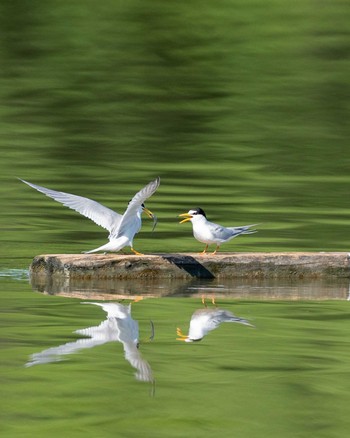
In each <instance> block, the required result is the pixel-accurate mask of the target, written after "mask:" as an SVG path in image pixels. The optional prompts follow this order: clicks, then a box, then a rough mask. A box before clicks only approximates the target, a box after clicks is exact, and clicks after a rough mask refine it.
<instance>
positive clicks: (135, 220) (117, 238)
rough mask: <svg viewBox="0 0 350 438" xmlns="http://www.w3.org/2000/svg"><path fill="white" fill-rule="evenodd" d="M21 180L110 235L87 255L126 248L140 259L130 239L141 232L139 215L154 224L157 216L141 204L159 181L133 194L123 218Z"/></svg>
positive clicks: (94, 204)
mask: <svg viewBox="0 0 350 438" xmlns="http://www.w3.org/2000/svg"><path fill="white" fill-rule="evenodd" d="M20 180H21V181H22V182H24V183H25V184H28V185H29V186H30V187H32V188H33V189H35V190H38V191H39V192H41V193H43V194H44V195H46V196H49V197H50V198H52V199H54V200H55V201H57V202H60V203H61V204H63V205H65V206H66V207H69V208H71V209H72V210H75V211H77V212H78V213H80V214H82V215H83V216H85V217H87V218H89V219H91V220H92V221H93V222H95V223H96V224H97V225H100V226H101V227H103V228H105V229H106V230H108V231H109V237H108V238H109V242H108V243H106V244H105V245H102V246H100V247H98V248H96V249H92V250H91V251H86V253H87V254H90V253H93V252H98V251H109V252H117V251H120V250H121V249H122V248H124V247H125V246H129V247H130V248H131V251H132V252H133V253H134V254H137V255H141V253H139V252H138V251H136V250H135V249H134V248H133V239H134V236H135V234H137V233H138V232H139V230H140V228H141V223H142V222H141V214H142V212H144V213H146V214H147V215H148V216H149V217H150V218H152V219H153V220H154V226H153V229H154V227H155V225H156V223H157V218H156V216H155V215H154V214H153V213H152V212H151V211H150V210H148V209H147V208H146V207H145V205H144V202H145V201H146V199H148V198H149V197H150V196H152V195H153V193H154V192H155V191H156V190H157V189H158V187H159V184H160V178H159V177H158V178H156V179H155V180H154V181H151V182H150V183H149V184H147V185H146V186H145V187H144V188H143V189H141V190H140V191H139V192H137V193H136V195H135V196H134V197H133V198H132V200H131V201H130V202H129V205H128V207H127V209H126V210H125V212H124V214H122V215H121V214H119V213H116V212H115V211H113V210H111V209H109V208H107V207H105V206H104V205H102V204H99V203H98V202H96V201H93V200H92V199H88V198H84V197H83V196H77V195H72V194H70V193H65V192H57V191H55V190H51V189H47V188H45V187H41V186H38V185H36V184H32V183H30V182H28V181H25V180H23V179H20Z"/></svg>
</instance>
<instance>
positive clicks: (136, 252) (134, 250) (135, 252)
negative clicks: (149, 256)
mask: <svg viewBox="0 0 350 438" xmlns="http://www.w3.org/2000/svg"><path fill="white" fill-rule="evenodd" d="M130 249H131V251H132V252H133V253H134V254H135V255H143V254H142V252H138V251H136V249H134V248H132V247H131V248H130Z"/></svg>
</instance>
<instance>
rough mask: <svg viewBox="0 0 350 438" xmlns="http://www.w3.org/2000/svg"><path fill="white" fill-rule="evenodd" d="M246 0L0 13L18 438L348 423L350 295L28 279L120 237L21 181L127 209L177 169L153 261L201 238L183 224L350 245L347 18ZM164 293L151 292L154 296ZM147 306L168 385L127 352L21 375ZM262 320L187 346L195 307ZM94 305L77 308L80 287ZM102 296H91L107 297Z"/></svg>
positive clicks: (232, 246)
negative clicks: (35, 270) (41, 285)
mask: <svg viewBox="0 0 350 438" xmlns="http://www.w3.org/2000/svg"><path fill="white" fill-rule="evenodd" d="M345 5H346V3H344V2H342V1H341V0H335V1H332V2H322V3H319V2H318V3H314V2H310V1H309V2H308V1H306V2H289V3H288V2H284V1H280V2H278V1H277V2H276V1H274V0H267V1H265V2H264V3H263V4H262V3H261V2H258V1H250V2H246V1H240V0H232V1H226V2H220V4H218V3H217V2H216V3H214V2H213V3H210V2H204V3H203V2H198V1H196V0H194V1H186V2H182V1H177V2H161V1H152V2H139V1H137V0H130V1H128V2H116V1H115V0H107V1H104V2H99V3H96V4H95V3H94V2H86V1H85V0H84V1H80V0H78V1H75V2H67V1H65V0H63V1H60V2H55V1H52V0H47V1H45V2H41V1H36V0H30V1H28V0H21V1H17V0H16V1H15V0H13V1H11V2H2V4H1V6H0V12H1V13H0V23H1V29H2V38H1V42H0V61H1V72H0V100H1V105H0V117H1V124H0V149H1V159H0V182H1V184H0V202H1V209H0V228H1V237H0V238H1V245H0V264H1V267H0V303H1V305H0V311H1V325H2V335H1V348H2V362H1V365H0V366H1V375H2V377H3V380H2V384H1V389H2V397H1V405H2V406H1V409H0V416H1V421H0V429H1V434H2V436H5V437H6V438H12V437H16V438H17V437H19V436H23V437H47V436H50V437H61V436H62V435H67V433H68V434H69V436H70V437H83V436H84V437H86V436H104V437H109V436H113V437H115V436H121V437H139V436H144V437H157V436H159V437H164V436H166V437H183V436H188V437H191V436H193V437H198V436H201V437H205V436H208V437H209V436H210V437H211V436H213V435H219V436H222V437H232V436H235V437H238V438H240V437H242V438H246V437H249V438H255V437H257V438H258V437H259V438H260V437H261V436H268V437H271V438H274V437H278V438H280V437H287V438H288V437H291V438H292V437H293V438H295V437H296V436H297V437H310V436H318V437H320V438H322V437H325V438H333V437H334V438H343V437H347V436H348V431H349V429H350V427H349V420H348V418H349V415H348V406H349V402H350V400H349V393H350V391H349V390H350V388H349V382H350V379H349V369H350V358H349V351H350V349H349V334H350V333H349V312H348V305H349V302H348V301H347V297H348V290H349V287H348V282H347V281H334V282H333V281H326V282H317V281H311V282H300V283H293V282H292V283H290V282H289V283H288V282H287V283H283V284H281V283H279V284H271V283H269V282H267V283H259V284H257V283H250V284H244V283H235V284H233V283H231V284H223V283H212V284H206V283H200V282H199V283H198V282H193V283H189V284H187V283H186V284H176V283H172V284H163V285H162V284H156V283H153V282H151V283H149V282H147V283H144V284H140V283H138V284H135V283H133V284H127V283H121V284H119V285H118V287H115V285H110V284H104V285H83V286H82V285H75V287H74V290H66V291H64V295H65V296H62V295H55V294H56V293H57V290H56V291H55V290H50V291H48V294H43V293H39V292H38V291H37V290H36V286H35V285H33V286H34V290H33V289H32V286H31V285H30V284H29V279H28V277H27V269H28V266H29V264H30V262H31V260H32V259H33V257H34V256H35V255H37V254H43V253H70V254H73V253H80V252H81V251H86V250H89V249H92V248H95V247H97V246H100V245H102V244H103V243H105V242H106V239H107V233H105V231H104V230H102V229H100V228H99V227H97V226H96V225H95V224H93V223H91V222H90V221H89V220H88V219H85V218H82V217H80V215H78V214H77V213H75V212H72V211H69V210H67V209H65V208H64V207H63V206H61V205H59V204H57V203H55V202H54V201H53V200H51V199H48V198H46V197H45V196H43V195H42V194H40V193H37V192H35V191H34V190H32V189H31V188H29V187H27V186H25V185H24V184H23V183H21V182H20V181H19V180H17V179H16V177H21V178H23V179H26V180H28V181H31V182H34V183H36V184H39V185H43V186H46V187H49V188H52V189H55V190H63V191H66V192H70V193H74V194H77V195H82V196H87V197H90V198H92V199H95V200H97V201H99V202H101V203H103V204H105V205H106V206H108V207H110V208H112V209H115V210H116V211H118V212H120V213H121V212H123V210H124V209H125V208H126V205H127V202H128V201H129V199H130V198H131V197H132V196H133V194H135V193H136V191H137V190H139V189H140V188H141V187H143V186H144V185H145V184H146V183H148V182H149V181H151V180H152V179H154V178H155V177H156V176H158V175H159V176H160V177H161V186H160V188H159V190H158V191H157V193H156V194H155V195H154V196H153V197H152V198H151V199H150V200H149V202H148V205H147V206H148V207H149V208H150V209H151V210H152V211H154V213H156V214H157V216H158V219H159V222H158V226H157V229H156V231H155V232H154V233H151V228H152V223H151V222H149V221H147V220H145V221H144V224H143V228H142V231H141V232H140V233H139V235H138V236H137V238H136V239H135V242H134V243H135V248H136V249H137V250H138V251H141V252H144V253H155V252H156V253H157V252H158V253H159V252H180V251H181V252H193V251H200V250H202V249H203V246H202V245H201V244H199V243H198V242H196V241H195V240H194V238H193V237H192V231H191V226H190V224H183V225H179V224H178V218H177V215H178V214H179V213H183V212H185V211H187V210H189V209H190V208H193V207H197V206H199V207H201V208H203V209H204V210H205V211H206V213H207V215H208V218H209V219H210V220H213V221H215V222H219V223H221V224H223V225H227V226H234V225H245V224H251V223H257V224H259V226H258V230H259V232H258V233H256V234H254V235H251V236H242V237H240V238H237V239H235V240H233V241H232V242H231V243H229V244H227V245H226V246H223V247H222V250H223V251H238V252H239V251H281V250H283V251H301V250H303V251H333V250H335V251H349V238H348V235H349V233H348V230H349V217H350V208H349V205H348V193H349V185H350V174H349V167H350V155H349V152H348V151H349V144H348V139H349V123H348V121H349V118H350V117H349V105H348V101H349V99H348V94H349V71H350V69H349V56H348V53H349V50H348V49H349V31H348V24H349V20H350V17H349V8H348V7H346V6H347V5H346V6H345ZM155 292H156V293H155ZM106 293H107V294H109V296H107V298H108V299H115V298H119V297H120V296H124V298H125V296H131V295H138V294H142V293H145V294H146V295H148V297H151V296H152V295H156V296H157V297H156V298H155V297H153V298H149V299H147V300H146V299H145V300H142V301H141V302H140V303H136V304H135V305H133V317H134V318H135V319H136V320H138V321H139V326H140V337H141V338H142V339H145V338H147V337H149V330H150V329H149V327H150V322H149V321H150V320H152V321H154V325H155V339H154V341H153V342H151V343H149V342H144V343H142V344H141V346H140V352H141V354H142V356H143V357H144V359H145V360H146V361H147V362H148V363H149V365H150V367H151V369H152V373H153V375H154V379H155V383H154V384H153V383H152V384H150V382H148V383H145V382H140V381H137V379H135V375H134V373H135V369H134V368H133V367H132V366H131V365H130V363H129V362H128V361H127V360H125V357H124V352H123V346H122V345H121V343H120V342H108V343H104V344H103V345H99V346H95V347H93V348H89V349H84V350H82V351H80V352H77V353H76V354H71V355H66V356H65V360H64V361H60V362H55V363H47V364H40V365H35V366H31V367H27V368H26V367H25V364H26V363H27V362H28V360H30V357H31V355H32V354H35V353H40V352H42V351H45V350H47V349H49V348H54V347H57V346H59V345H63V344H67V343H70V342H72V343H74V342H75V341H76V340H77V339H78V335H77V334H76V333H74V331H76V330H80V329H83V328H87V327H91V326H97V325H98V324H99V323H100V322H101V321H102V319H103V318H104V317H105V316H104V313H103V312H102V311H101V309H99V308H97V307H94V306H85V305H84V306H83V305H81V301H85V300H89V299H90V298H92V297H94V298H92V299H95V300H96V299H97V298H98V299H102V298H106ZM203 293H204V294H207V295H209V296H211V295H212V294H213V293H215V295H216V297H217V301H218V304H219V305H220V306H222V307H225V308H227V309H228V310H230V311H233V312H234V313H237V315H239V316H241V317H245V318H247V319H248V320H250V321H251V322H252V323H253V324H254V325H255V326H256V328H255V329H251V328H249V327H244V326H240V325H238V324H225V325H222V326H221V327H219V328H218V329H217V330H215V331H213V332H211V333H210V334H209V335H208V336H207V337H205V338H204V339H203V341H201V342H199V343H194V344H186V343H182V342H179V341H176V339H175V338H176V328H177V327H178V326H179V327H181V328H182V329H183V330H184V331H186V330H187V328H188V323H189V319H190V317H191V314H192V313H193V311H194V310H195V309H197V308H198V306H201V302H200V296H201V294H203ZM79 294H80V295H79ZM96 297H97V298H96Z"/></svg>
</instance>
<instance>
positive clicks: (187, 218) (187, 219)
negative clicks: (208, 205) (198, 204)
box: [179, 213, 193, 224]
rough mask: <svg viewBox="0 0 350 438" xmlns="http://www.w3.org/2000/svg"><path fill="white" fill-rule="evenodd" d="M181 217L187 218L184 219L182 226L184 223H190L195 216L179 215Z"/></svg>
mask: <svg viewBox="0 0 350 438" xmlns="http://www.w3.org/2000/svg"><path fill="white" fill-rule="evenodd" d="M179 217H184V218H186V219H183V220H182V221H181V222H180V224H183V223H185V222H188V221H190V220H191V219H192V218H193V216H192V215H191V214H188V213H183V214H179Z"/></svg>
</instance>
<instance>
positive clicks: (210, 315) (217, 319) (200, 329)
mask: <svg viewBox="0 0 350 438" xmlns="http://www.w3.org/2000/svg"><path fill="white" fill-rule="evenodd" d="M202 303H203V304H204V306H205V308H204V309H198V310H196V311H195V312H194V313H193V315H192V317H191V321H190V329H189V332H188V335H184V334H183V333H182V330H181V329H180V328H177V330H176V333H177V335H178V336H179V337H178V338H177V340H178V341H184V342H196V341H201V340H202V339H203V338H204V336H205V335H206V334H207V333H208V332H210V331H211V330H214V329H216V328H217V327H219V325H220V324H221V323H222V322H238V323H240V324H244V325H249V326H251V327H254V326H253V325H252V324H250V323H249V322H248V321H246V320H245V319H242V318H239V317H238V316H235V315H234V314H233V313H231V312H230V311H229V310H225V309H219V308H218V307H212V308H208V307H207V305H206V303H205V298H204V297H202ZM212 303H213V304H214V305H215V300H214V298H213V299H212Z"/></svg>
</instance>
